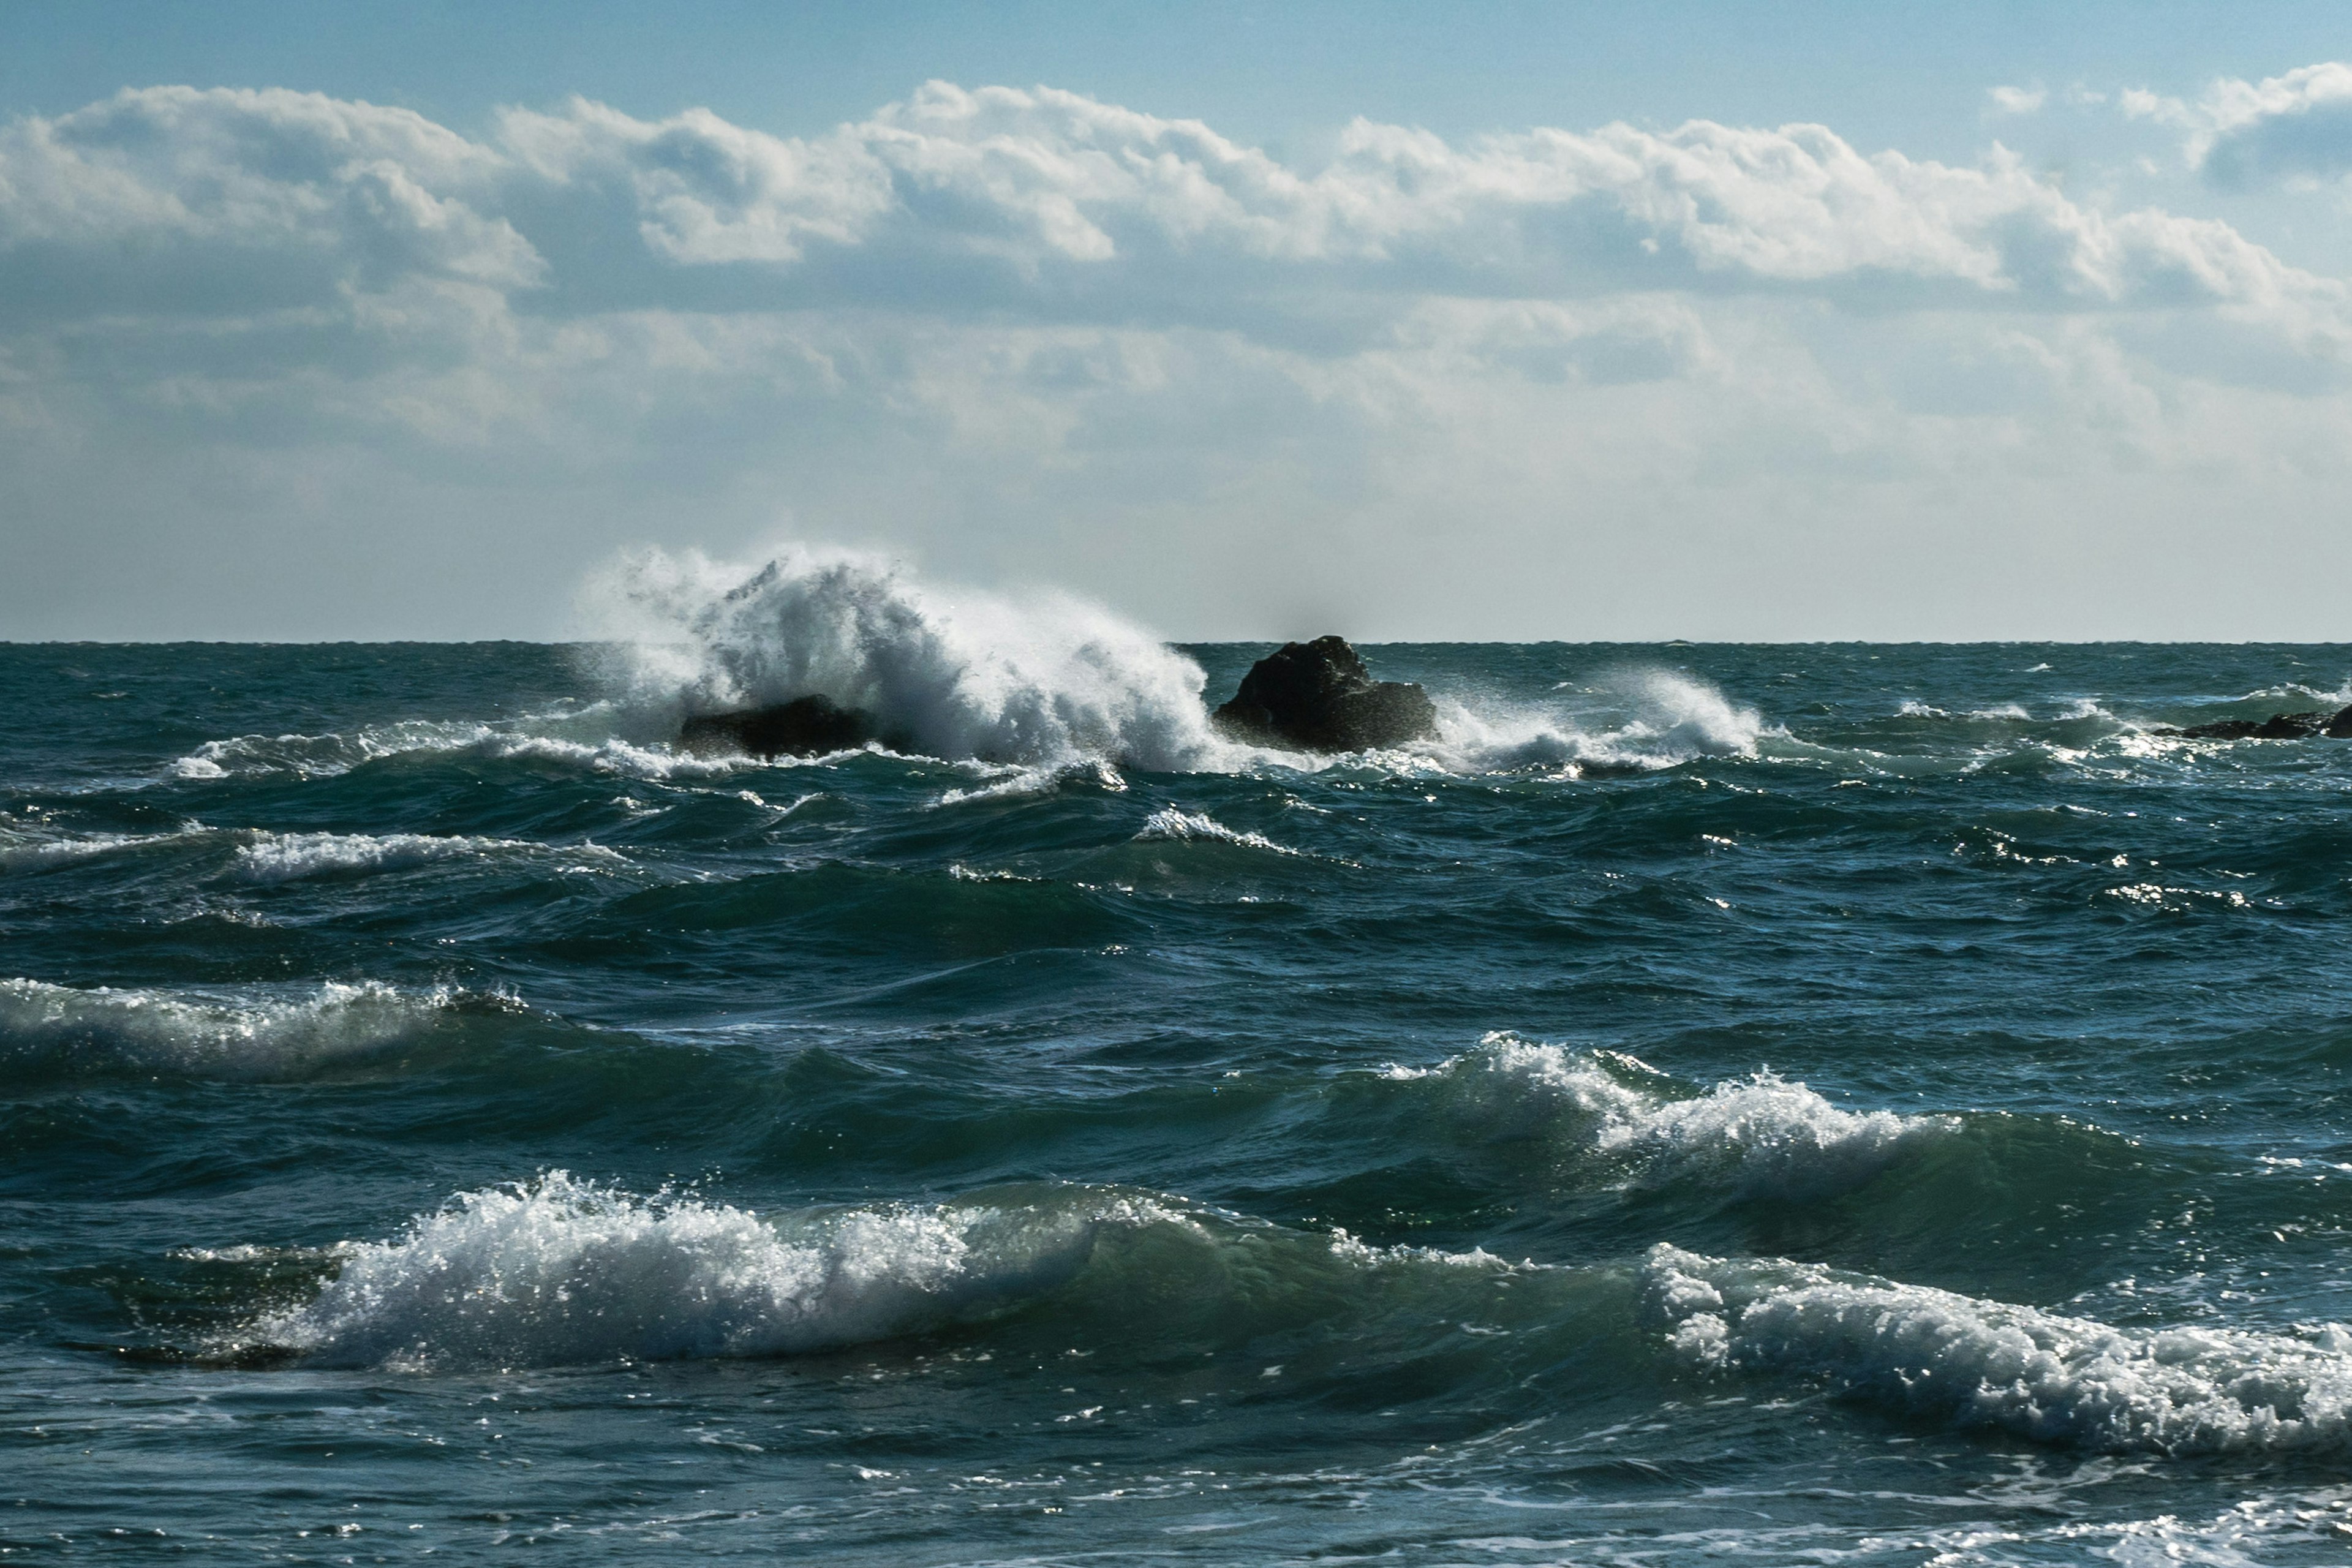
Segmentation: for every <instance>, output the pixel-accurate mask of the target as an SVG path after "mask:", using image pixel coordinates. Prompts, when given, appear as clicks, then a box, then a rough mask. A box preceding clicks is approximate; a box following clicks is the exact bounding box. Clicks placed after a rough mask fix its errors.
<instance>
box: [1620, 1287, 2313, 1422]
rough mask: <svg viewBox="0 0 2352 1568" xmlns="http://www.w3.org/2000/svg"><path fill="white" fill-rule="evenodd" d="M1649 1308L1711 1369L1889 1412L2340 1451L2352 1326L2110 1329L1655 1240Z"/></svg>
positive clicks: (1678, 1348)
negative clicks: (2291, 1330) (1777, 1376)
mask: <svg viewBox="0 0 2352 1568" xmlns="http://www.w3.org/2000/svg"><path fill="white" fill-rule="evenodd" d="M1642 1289H1643V1305H1644V1309H1645V1311H1646V1313H1647V1315H1648V1316H1649V1317H1650V1319H1651V1320H1652V1321H1654V1323H1656V1324H1658V1325H1660V1326H1662V1327H1663V1328H1664V1332H1665V1334H1666V1338H1667V1343H1668V1345H1669V1346H1670V1348H1671V1349H1672V1350H1673V1352H1675V1353H1676V1354H1678V1355H1680V1356H1682V1357H1683V1358H1685V1359H1686V1360H1687V1361H1688V1362H1690V1363H1692V1364H1694V1365H1696V1366H1700V1367H1704V1368H1712V1369H1725V1370H1742V1371H1769V1372H1782V1373H1798V1374H1801V1375H1804V1376H1810V1377H1820V1378H1824V1379H1827V1380H1829V1381H1830V1382H1832V1384H1835V1385H1836V1386H1838V1387H1839V1388H1840V1389H1842V1390H1843V1391H1844V1392H1845V1393H1847V1394H1851V1395H1853V1396H1854V1397H1857V1398H1861V1399H1864V1400H1868V1401H1871V1402H1873V1403H1875V1404H1878V1405H1884V1406H1886V1407H1888V1408H1891V1409H1895V1410H1899V1411H1904V1412H1908V1413H1914V1414H1919V1415H1934V1416H1937V1417H1942V1418H1946V1419H1949V1420H1952V1421H1954V1422H1956V1423H1958V1424H1959V1425H1961V1426H1973V1427H1991V1428H1996V1429H1999V1430H2001V1431H2006V1432H2011V1433H2014V1434H2015V1435H2017V1436H2022V1437H2031V1438H2033V1439H2036V1440H2038V1441H2042V1442H2063V1443H2072V1444H2078V1445H2081V1446H2083V1447H2091V1448H2100V1449H2109V1450H2133V1449H2137V1450H2154V1451H2158V1452H2163V1453H2210V1452H2219V1451H2227V1450H2235V1449H2279V1448H2326V1449H2342V1448H2344V1447H2347V1446H2352V1444H2347V1438H2352V1331H2347V1330H2345V1329H2344V1328H2343V1327H2341V1326H2340V1325H2335V1324H2330V1325H2326V1326H2325V1327H2322V1328H2319V1329H2316V1330H2314V1331H2312V1332H2311V1333H2310V1335H2309V1336H2308V1337H2302V1338H2297V1337H2290V1336H2288V1335H2284V1334H2273V1333H2263V1332H2258V1331H2251V1330H2242V1329H2214V1328H2172V1329H2125V1328H2115V1327H2111V1326H2109V1325H2107V1324H2105V1323H2100V1322H2095V1321H2091V1320H2089V1319H2085V1318H2070V1317H2064V1316H2062V1315H2060V1314H2058V1313H2054V1312H2045V1311H2042V1310H2038V1309H2036V1308H2032V1307H2021V1306H2014V1305H2011V1304H2009V1303H2006V1302H2000V1301H1988V1300H1979V1299H1977V1298H1975V1297H1971V1296H1961V1295H1956V1294H1954V1293H1952V1292H1950V1291H1947V1290H1937V1289H1929V1288H1927V1287H1925V1286H1918V1285H1905V1284H1900V1283H1897V1282H1895V1281H1892V1280H1886V1279H1873V1278H1871V1277H1869V1276H1866V1275H1853V1274H1844V1273H1840V1272H1838V1271H1836V1270H1834V1269H1830V1268H1820V1267H1818V1266H1815V1265H1811V1264H1803V1263H1790V1262H1788V1261H1785V1260H1781V1259H1725V1258H1703V1257H1700V1256H1698V1255H1697V1254H1695V1253H1689V1252H1684V1251H1681V1250H1679V1249H1678V1248H1675V1247H1669V1246H1664V1245H1663V1244H1662V1245H1660V1246H1658V1247H1654V1248H1652V1249H1651V1251H1650V1254H1649V1256H1648V1258H1646V1259H1645V1260H1644V1261H1643V1266H1642Z"/></svg>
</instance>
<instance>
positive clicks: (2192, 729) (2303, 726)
mask: <svg viewBox="0 0 2352 1568" xmlns="http://www.w3.org/2000/svg"><path fill="white" fill-rule="evenodd" d="M2347 715H2352V710H2346V712H2344V713H2338V714H2336V716H2335V718H2334V719H2332V720H2331V719H2330V718H2329V717H2328V716H2327V715H2326V714H2325V713H2273V714H2272V715H2271V716H2270V717H2269V718H2267V719H2217V720H2215V721H2213V722H2212V723H2210V724H2191V725H2189V728H2187V729H2185V730H2166V731H2158V733H2160V734H2168V735H2186V736H2188V737H2189V738H2190V739H2191V740H2198V741H2301V740H2305V739H2307V738H2308V737H2310V736H2313V735H2320V734H2327V735H2335V734H2337V733H2338V731H2337V730H2336V726H2337V725H2338V724H2343V723H2345V722H2346V721H2347ZM2343 733H2344V734H2347V735H2352V727H2347V729H2346V730H2345V731H2343Z"/></svg>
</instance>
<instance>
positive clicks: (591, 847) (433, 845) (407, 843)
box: [231, 832, 627, 882]
mask: <svg viewBox="0 0 2352 1568" xmlns="http://www.w3.org/2000/svg"><path fill="white" fill-rule="evenodd" d="M519 856H527V857H534V858H555V859H558V860H560V861H562V863H563V866H562V868H563V869H566V870H572V869H581V870H586V869H590V868H610V867H613V866H616V865H625V864H626V863H627V858H626V857H625V856H623V855H622V854H621V853H620V852H619V851H617V850H614V849H608V848H606V847H604V846H603V845H600V844H571V845H549V844H535V843H531V842H529V841H527V840H523V839H514V838H477V837H459V836H448V837H445V836H442V835H438V834H430V833H388V834H382V835H378V834H372V833H267V832H264V833H257V834H256V835H255V836H254V837H253V839H252V841H251V842H250V843H247V844H245V845H242V846H240V847H238V849H237V852H236V861H235V863H234V864H233V866H232V868H231V869H232V870H233V872H234V873H235V874H236V876H238V877H240V878H242V879H245V880H246V881H248V882H289V881H295V880H298V879H302V878H305V877H319V876H330V875H334V874H338V873H352V872H372V871H398V870H406V869H409V868H415V867H418V866H429V865H434V864H437V863H442V862H447V861H462V860H481V859H486V858H493V857H508V858H512V857H519Z"/></svg>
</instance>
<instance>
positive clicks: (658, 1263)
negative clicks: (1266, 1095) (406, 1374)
mask: <svg viewBox="0 0 2352 1568" xmlns="http://www.w3.org/2000/svg"><path fill="white" fill-rule="evenodd" d="M1184 1223H1185V1222H1184V1221H1183V1220H1182V1219H1181V1216H1179V1215H1176V1214H1174V1213H1173V1212H1171V1211H1170V1210H1167V1209H1165V1208H1162V1207H1160V1206H1159V1205H1155V1204H1153V1203H1151V1202H1150V1201H1149V1200H1144V1199H1139V1198H1136V1197H1132V1196H1129V1195H1123V1194H1113V1193H1107V1192H1102V1191H1099V1190H1094V1189H1066V1190H1065V1191H1064V1192H1063V1193H1062V1194H1059V1196H1058V1198H1056V1199H1055V1200H1052V1201H1029V1202H1018V1203H1007V1204H1005V1205H1002V1206H1000V1205H995V1204H991V1203H988V1202H984V1201H982V1202H974V1203H964V1204H953V1205H873V1206H862V1207H855V1208H845V1209H835V1210H814V1211H804V1212H802V1213H798V1214H793V1215H783V1216H781V1217H779V1218H775V1219H767V1218H762V1217H761V1216H760V1215H755V1214H753V1213H751V1211H749V1210H745V1209H740V1208H736V1207H734V1206H732V1205H725V1204H714V1203H707V1202H704V1201H702V1200H701V1199H698V1198H696V1197H692V1196H668V1195H657V1196H655V1197H651V1198H641V1197H636V1196H633V1195H631V1194H626V1193H624V1192H621V1191H618V1190H616V1189H613V1188H609V1187H604V1186H599V1185H596V1184H592V1183H587V1182H583V1181H578V1180H575V1179H574V1178H572V1176H570V1175H569V1174H567V1173H563V1172H561V1171H557V1172H551V1173H548V1174H546V1175H543V1176H541V1177H540V1178H539V1179H538V1180H536V1181H534V1182H530V1183H528V1184H517V1185H509V1186H499V1187H489V1188H484V1189H481V1190H479V1191H476V1192H468V1193H465V1194H460V1195H459V1196H457V1198H456V1199H454V1200H453V1201H452V1202H451V1203H450V1204H448V1205H446V1206H445V1207H444V1208H442V1209H440V1210H439V1211H438V1212H436V1213H434V1214H430V1215H424V1216H421V1217H420V1218H418V1219H417V1220H415V1222H413V1223H412V1224H411V1225H410V1226H409V1227H408V1229H407V1231H406V1233H405V1234H404V1235H402V1236H399V1237H395V1238H394V1239H393V1240H391V1241H385V1242H362V1243H359V1244H357V1245H354V1246H352V1247H348V1248H347V1249H346V1250H345V1252H344V1256H343V1261H342V1265H341V1270H340V1271H339V1272H338V1273H337V1274H336V1275H335V1276H334V1277H333V1278H332V1279H329V1280H328V1281H327V1282H326V1283H325V1284H324V1285H323V1286H321V1287H320V1290H319V1293H318V1294H317V1296H316V1297H314V1298H313V1299H312V1300H310V1301H308V1302H306V1303H304V1304H303V1305H301V1306H299V1307H296V1308H294V1309H292V1310H287V1311H282V1312H278V1313H275V1314H272V1315H270V1316H268V1317H265V1318H263V1319H262V1320H261V1321H257V1322H256V1323H253V1324H251V1325H249V1326H248V1327H247V1329H245V1330H243V1331H241V1332H240V1333H239V1335H238V1336H237V1338H238V1340H239V1342H240V1344H241V1345H259V1346H268V1347H272V1348H278V1349H283V1350H290V1351H294V1352H300V1353H302V1354H304V1355H305V1356H307V1357H309V1358H311V1359H314V1360H316V1361H319V1362H320V1363H328V1364H335V1365H368V1366H373V1365H382V1366H395V1367H415V1368H427V1367H439V1366H530V1365H552V1364H558V1363H582V1362H597V1361H611V1360H616V1359H623V1358H626V1359H633V1360H664V1359H676V1358H681V1357H709V1356H759V1355H782V1354H789V1353H794V1352H808V1351H817V1350H824V1349H828V1348H833V1347H837V1346H841V1345H848V1344H856V1343H862V1342H869V1341H874V1340H882V1339H888V1338H893V1337H896V1336H899V1335H904V1334H908V1333H913V1332H917V1331H920V1330H923V1329H926V1328H929V1327H934V1326H937V1325H939V1324H941V1323H944V1322H948V1321H953V1320H955V1319H957V1318H960V1317H963V1316H966V1315H969V1314H972V1313H976V1312H985V1311H987V1310H990V1309H991V1308H992V1307H995V1306H998V1305H1001V1304H1003V1303H1006V1302H1010V1301H1017V1300H1024V1299H1027V1298H1033V1297H1034V1296H1036V1295H1037V1294H1039V1293H1040V1292H1042V1291H1045V1290H1047V1289H1052V1288H1053V1287H1054V1286H1055V1285H1058V1284H1060V1283H1062V1282H1064V1281H1066V1279H1069V1278H1070V1277H1071V1276H1072V1275H1073V1274H1075V1273H1076V1271H1077V1269H1078V1268H1080V1267H1082V1266H1083V1265H1084V1264H1085V1262H1086V1260H1087V1257H1088V1255H1089V1254H1090V1253H1091V1252H1092V1250H1093V1248H1094V1246H1095V1242H1096V1237H1097V1233H1098V1232H1099V1231H1101V1230H1102V1229H1103V1227H1105V1226H1123V1227H1129V1228H1132V1227H1137V1226H1147V1225H1153V1224H1173V1225H1180V1226H1181V1225H1182V1224H1184Z"/></svg>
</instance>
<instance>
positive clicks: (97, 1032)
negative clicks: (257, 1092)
mask: <svg viewBox="0 0 2352 1568" xmlns="http://www.w3.org/2000/svg"><path fill="white" fill-rule="evenodd" d="M462 995H464V993H462V992H458V991H455V990H450V989H444V988H436V989H434V990H431V991H421V992H420V991H403V990H399V989H397V988H395V987H394V986H390V985H386V984H382V983H380V982H377V981H364V982H362V983H360V984H341V983H340V982H333V981H331V982H329V983H327V984H323V985H320V987H318V988H317V989H316V990H314V991H311V992H310V993H308V994H300V995H293V996H271V995H244V996H235V995H207V994H195V993H184V992H171V991H160V990H140V989H123V990H117V989H115V988H113V987H111V986H105V985H100V986H96V987H92V988H89V989H86V990H85V989H80V988H77V987H74V986H67V985H52V984H47V982H44V981H39V980H24V979H17V980H0V1062H6V1063H11V1064H14V1065H16V1066H19V1067H24V1066H33V1065H61V1064H74V1065H88V1066H92V1067H96V1068H102V1069H109V1070H114V1071H125V1070H128V1071H135V1072H161V1073H173V1074H185V1075H189V1076H194V1077H199V1078H221V1079H272V1078H282V1077H288V1076H294V1075H299V1074H300V1073H302V1072H305V1071H310V1070H314V1069H316V1068H320V1067H322V1066H326V1065H328V1064H331V1063H332V1062H335V1061H337V1060H343V1059H350V1058H363V1057H366V1056H369V1055H372V1054H373V1053H375V1052H378V1051H382V1050H383V1049H385V1048H387V1047H392V1046H394V1045H397V1044H399V1043H400V1042H402V1041H404V1040H407V1039H410V1038H413V1037H415V1036H416V1035H418V1034H420V1033H422V1032H423V1031H424V1030H425V1029H426V1028H428V1027H430V1026H432V1024H433V1023H434V1021H435V1020H436V1018H438V1017H439V1016H441V1015H442V1014H443V1013H445V1012H446V1010H447V1009H448V1008H450V1007H451V1006H453V1005H456V1003H457V1001H458V999H459V998H460V997H461V996H462Z"/></svg>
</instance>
